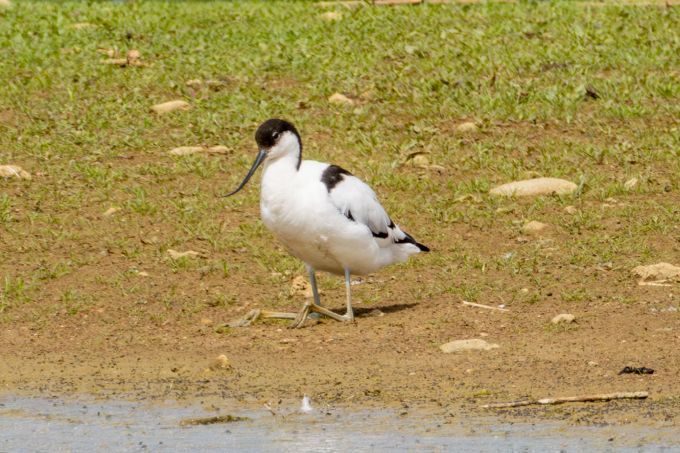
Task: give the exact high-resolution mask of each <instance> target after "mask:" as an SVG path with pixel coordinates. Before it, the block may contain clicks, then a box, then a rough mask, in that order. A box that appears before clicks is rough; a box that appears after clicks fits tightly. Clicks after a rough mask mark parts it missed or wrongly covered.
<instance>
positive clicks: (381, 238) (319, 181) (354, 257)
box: [225, 119, 430, 327]
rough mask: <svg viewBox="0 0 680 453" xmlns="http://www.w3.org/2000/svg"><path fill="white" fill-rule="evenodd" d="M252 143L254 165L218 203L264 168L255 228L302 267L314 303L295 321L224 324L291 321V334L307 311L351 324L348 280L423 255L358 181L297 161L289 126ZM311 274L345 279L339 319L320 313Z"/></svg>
mask: <svg viewBox="0 0 680 453" xmlns="http://www.w3.org/2000/svg"><path fill="white" fill-rule="evenodd" d="M255 141H256V142H257V145H258V147H259V153H258V154H257V158H256V159H255V162H254V163H253V165H252V167H251V168H250V171H248V174H247V175H246V177H245V178H244V179H243V181H242V182H241V184H239V186H238V187H237V188H236V190H234V191H233V192H231V193H229V194H227V195H225V196H226V197H229V196H231V195H234V194H235V193H237V192H238V191H240V190H241V189H242V188H243V187H244V186H245V185H246V183H248V181H249V180H250V178H251V177H252V176H253V175H254V174H255V171H256V170H257V168H258V167H259V166H260V165H261V164H262V163H264V173H263V175H262V187H261V193H260V213H261V216H262V221H263V222H264V224H265V226H266V227H267V228H269V230H271V232H272V233H273V234H274V236H275V237H276V238H277V239H278V240H279V241H280V242H281V243H282V244H283V245H284V247H285V248H286V249H287V250H288V252H290V253H291V254H292V255H293V256H295V257H297V258H299V259H301V260H302V261H304V263H305V265H306V266H307V271H308V273H309V280H310V283H311V286H312V293H313V295H314V301H313V302H310V301H308V302H306V303H305V305H304V307H303V308H302V310H300V312H299V313H297V314H295V313H279V312H271V311H264V310H252V311H251V312H250V313H248V314H247V315H246V316H245V317H244V318H243V319H241V320H239V321H236V322H235V323H232V324H231V325H233V326H244V325H248V324H250V323H252V322H253V321H254V320H255V319H257V318H258V317H266V318H284V319H293V323H292V324H291V327H301V326H302V324H303V323H304V321H305V319H306V318H307V316H308V315H309V314H310V313H311V312H316V313H319V314H321V315H325V316H328V317H330V318H333V319H336V320H338V321H353V320H354V313H353V311H352V291H351V286H350V275H351V274H357V275H364V274H368V273H371V272H375V271H377V270H378V269H380V268H382V267H384V266H387V265H390V264H393V263H399V262H403V261H406V260H407V259H408V257H409V256H410V255H413V254H416V253H419V252H429V250H430V249H429V248H427V247H426V246H424V245H423V244H420V243H418V242H417V241H416V240H415V239H413V237H411V236H410V235H409V234H407V233H405V232H404V231H402V230H401V229H400V228H399V227H398V226H397V225H396V224H395V223H394V222H393V221H392V219H390V217H389V216H388V215H387V212H385V209H384V208H383V207H382V206H381V205H380V202H378V198H377V197H376V195H375V192H373V190H372V189H371V188H370V187H369V186H368V185H367V184H365V183H364V182H363V181H361V180H360V179H359V178H357V177H355V176H353V175H352V174H351V173H350V172H348V171H347V170H345V169H343V168H341V167H338V166H337V165H330V164H327V163H323V162H315V161H312V160H302V141H301V140H300V134H299V133H298V131H297V129H295V126H293V125H292V124H291V123H289V122H288V121H285V120H281V119H269V120H267V121H265V122H264V123H262V124H261V125H260V127H258V129H257V132H256V133H255ZM316 271H326V272H330V273H332V274H337V275H344V276H345V288H346V292H347V311H346V312H345V314H344V315H339V314H337V313H335V312H333V311H331V310H328V309H327V308H324V307H322V306H321V304H320V301H319V291H318V290H317V287H316V274H315V272H316Z"/></svg>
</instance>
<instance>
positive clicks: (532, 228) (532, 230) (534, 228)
mask: <svg viewBox="0 0 680 453" xmlns="http://www.w3.org/2000/svg"><path fill="white" fill-rule="evenodd" d="M549 227H550V225H548V224H547V223H542V222H537V221H536V220H532V221H531V222H528V223H527V224H526V225H524V226H523V227H522V233H524V234H540V233H542V232H544V231H545V230H547V229H548V228H549Z"/></svg>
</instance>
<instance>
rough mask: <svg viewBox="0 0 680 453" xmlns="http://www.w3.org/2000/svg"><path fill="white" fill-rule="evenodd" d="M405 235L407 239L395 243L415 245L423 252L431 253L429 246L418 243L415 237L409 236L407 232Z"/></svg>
mask: <svg viewBox="0 0 680 453" xmlns="http://www.w3.org/2000/svg"><path fill="white" fill-rule="evenodd" d="M404 234H405V235H406V237H405V238H404V239H400V240H398V241H395V242H396V243H397V244H413V245H415V246H416V247H418V248H419V249H420V251H421V252H429V251H430V247H428V246H427V245H425V244H421V243H420V242H418V241H416V240H415V239H413V236H411V235H410V234H408V233H406V232H404Z"/></svg>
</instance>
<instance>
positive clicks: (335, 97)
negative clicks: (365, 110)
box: [328, 93, 354, 105]
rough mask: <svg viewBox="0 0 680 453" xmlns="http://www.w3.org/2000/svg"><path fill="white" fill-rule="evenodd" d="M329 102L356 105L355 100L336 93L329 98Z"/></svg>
mask: <svg viewBox="0 0 680 453" xmlns="http://www.w3.org/2000/svg"><path fill="white" fill-rule="evenodd" d="M328 102H330V103H331V104H336V105H354V101H353V100H352V99H350V98H348V97H347V96H345V95H344V94H340V93H335V94H333V95H331V96H330V97H329V98H328Z"/></svg>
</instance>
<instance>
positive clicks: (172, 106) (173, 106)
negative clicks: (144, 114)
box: [151, 99, 191, 115]
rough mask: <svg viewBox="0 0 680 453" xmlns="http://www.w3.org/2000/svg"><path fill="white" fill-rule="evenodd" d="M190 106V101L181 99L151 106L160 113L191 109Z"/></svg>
mask: <svg viewBox="0 0 680 453" xmlns="http://www.w3.org/2000/svg"><path fill="white" fill-rule="evenodd" d="M190 108H191V106H190V105H189V103H188V102H186V101H182V100H179V99H178V100H175V101H168V102H163V103H161V104H156V105H153V106H151V110H153V111H154V112H156V113H157V114H159V115H162V114H164V113H170V112H174V111H176V110H189V109H190Z"/></svg>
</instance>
